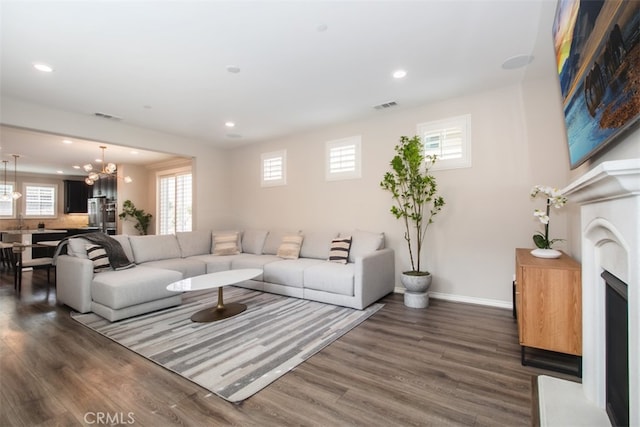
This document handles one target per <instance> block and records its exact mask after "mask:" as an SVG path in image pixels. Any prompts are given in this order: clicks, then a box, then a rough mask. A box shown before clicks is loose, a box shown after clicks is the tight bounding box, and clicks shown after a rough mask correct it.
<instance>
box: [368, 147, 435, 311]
mask: <svg viewBox="0 0 640 427" xmlns="http://www.w3.org/2000/svg"><path fill="white" fill-rule="evenodd" d="M395 151H396V155H395V156H394V157H393V159H392V160H391V163H390V165H391V171H389V172H387V173H385V175H384V178H383V180H382V181H381V182H380V187H382V188H383V189H385V190H388V191H389V192H391V195H392V197H393V200H394V204H393V206H391V214H392V215H393V216H394V217H396V218H397V219H400V220H402V221H403V222H404V226H405V232H404V239H405V241H406V242H407V246H408V249H409V260H410V263H411V270H408V271H405V272H403V273H402V275H401V278H400V280H401V282H402V284H403V286H404V287H405V288H406V290H407V291H408V292H409V298H408V296H407V293H405V304H406V305H409V306H416V302H415V301H414V302H410V301H411V297H412V295H411V293H416V294H424V295H425V298H424V302H423V303H417V304H418V305H422V306H424V307H426V306H427V304H428V299H427V295H426V292H427V290H428V289H429V286H430V285H431V273H430V272H429V271H427V270H426V269H423V268H422V266H421V263H420V262H421V256H420V255H421V252H422V249H423V247H424V243H425V238H426V233H427V228H428V227H429V225H430V224H431V223H432V222H433V217H434V216H435V215H436V214H437V213H438V212H440V210H441V209H442V207H443V206H444V203H445V202H444V199H443V198H442V197H441V196H438V195H437V184H436V179H435V177H434V176H433V175H431V174H430V173H429V168H430V167H431V166H432V165H433V164H434V163H435V161H436V156H431V155H425V154H424V146H423V144H422V140H421V138H420V137H419V136H417V135H416V136H414V137H412V138H409V137H407V136H401V137H400V143H399V144H398V145H396V146H395Z"/></svg>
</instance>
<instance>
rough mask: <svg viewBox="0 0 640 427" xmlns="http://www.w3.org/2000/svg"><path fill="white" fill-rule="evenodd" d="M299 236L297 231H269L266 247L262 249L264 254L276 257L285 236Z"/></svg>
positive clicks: (265, 242)
mask: <svg viewBox="0 0 640 427" xmlns="http://www.w3.org/2000/svg"><path fill="white" fill-rule="evenodd" d="M293 234H299V232H297V231H287V230H269V234H268V235H267V238H266V240H265V241H264V247H263V248H262V253H263V254H266V255H276V254H277V253H278V248H279V247H280V244H282V238H283V237H284V236H288V235H293Z"/></svg>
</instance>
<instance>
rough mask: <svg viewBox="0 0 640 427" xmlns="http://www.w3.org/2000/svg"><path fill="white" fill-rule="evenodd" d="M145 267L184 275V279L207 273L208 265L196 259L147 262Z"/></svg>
mask: <svg viewBox="0 0 640 427" xmlns="http://www.w3.org/2000/svg"><path fill="white" fill-rule="evenodd" d="M141 265H143V266H145V267H154V268H162V269H165V270H174V271H179V272H180V273H182V277H194V276H199V275H201V274H205V273H206V272H207V264H206V263H205V262H203V261H201V260H198V259H195V258H171V259H161V260H157V261H147V262H145V263H144V264H141Z"/></svg>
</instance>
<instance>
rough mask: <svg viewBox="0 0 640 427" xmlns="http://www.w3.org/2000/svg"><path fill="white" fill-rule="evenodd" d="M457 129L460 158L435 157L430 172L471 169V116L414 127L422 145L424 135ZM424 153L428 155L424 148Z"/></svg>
mask: <svg viewBox="0 0 640 427" xmlns="http://www.w3.org/2000/svg"><path fill="white" fill-rule="evenodd" d="M451 128H457V129H459V130H460V133H461V136H460V138H461V153H460V157H458V158H453V159H443V158H441V156H438V155H436V162H435V164H434V165H433V166H431V170H444V169H460V168H470V167H471V114H465V115H462V116H456V117H449V118H446V119H441V120H434V121H431V122H425V123H420V124H418V125H417V126H416V129H417V134H418V135H420V139H421V140H422V143H423V145H424V144H425V135H426V134H433V133H437V132H444V131H445V130H446V129H451ZM425 153H426V154H429V152H428V150H427V149H426V147H425Z"/></svg>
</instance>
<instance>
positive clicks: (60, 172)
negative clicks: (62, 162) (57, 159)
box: [56, 171, 64, 174]
mask: <svg viewBox="0 0 640 427" xmlns="http://www.w3.org/2000/svg"><path fill="white" fill-rule="evenodd" d="M56 173H59V174H63V173H64V172H62V171H56Z"/></svg>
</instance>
